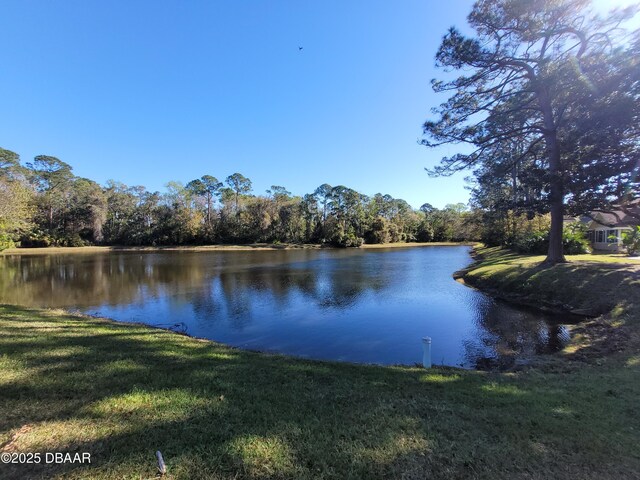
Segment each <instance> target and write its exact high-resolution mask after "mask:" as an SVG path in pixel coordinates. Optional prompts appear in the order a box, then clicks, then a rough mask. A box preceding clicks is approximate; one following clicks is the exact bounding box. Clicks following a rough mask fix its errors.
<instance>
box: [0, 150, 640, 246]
mask: <svg viewBox="0 0 640 480" xmlns="http://www.w3.org/2000/svg"><path fill="white" fill-rule="evenodd" d="M225 184H226V186H224V185H225ZM225 184H223V183H222V182H219V181H218V180H217V179H216V178H215V177H213V176H210V175H204V176H202V177H201V178H199V179H195V180H192V181H190V182H188V183H187V184H186V185H183V184H182V183H180V182H175V181H172V182H169V183H167V190H166V192H164V193H160V192H149V191H147V190H146V189H145V188H144V187H142V186H135V187H129V186H126V185H124V184H122V183H119V182H116V181H112V180H110V181H109V182H107V186H105V187H103V186H101V185H99V184H98V183H96V182H94V181H92V180H89V179H86V178H81V177H77V176H75V175H74V174H73V172H72V167H71V166H70V165H68V164H66V163H65V162H63V161H61V160H59V159H57V158H55V157H51V156H45V155H40V156H37V157H35V159H34V161H33V162H27V163H26V164H22V163H21V161H20V157H19V155H18V154H16V153H14V152H12V151H10V150H6V149H2V148H0V204H2V205H3V208H2V212H0V213H1V218H2V221H0V251H2V250H6V249H10V248H13V247H16V246H18V247H22V248H20V251H24V252H26V251H27V250H31V249H39V248H43V247H47V250H48V251H53V250H50V249H51V248H52V247H85V248H86V247H92V246H102V247H112V248H128V247H157V248H170V247H190V248H204V247H207V246H212V247H216V248H217V249H224V248H229V249H235V248H238V247H237V246H239V245H245V246H247V245H249V247H247V248H252V249H256V248H259V247H258V246H261V247H263V248H267V247H268V248H300V246H302V245H306V246H307V247H306V248H310V247H309V246H310V245H317V246H332V247H341V248H344V247H360V246H362V245H368V246H372V245H395V244H400V245H405V244H425V243H435V244H437V243H442V242H445V243H447V242H453V243H461V242H463V243H473V242H478V241H482V242H483V243H485V244H487V245H491V246H498V245H500V246H506V247H509V248H512V249H514V250H516V251H518V252H521V253H543V252H544V251H545V250H546V249H547V248H548V245H549V238H550V230H551V216H550V215H549V214H542V213H536V214H534V213H531V212H529V213H526V214H525V213H524V212H522V211H518V210H517V208H515V207H514V209H512V208H511V207H509V205H507V207H506V209H505V210H504V211H502V212H500V211H499V210H497V209H496V208H486V207H482V208H481V207H479V206H475V207H471V208H469V207H467V206H466V205H464V204H463V203H457V204H449V205H446V206H445V207H444V208H442V209H438V208H434V207H433V206H432V205H431V204H429V203H425V204H423V205H422V206H421V207H420V208H419V209H414V208H412V207H411V206H410V205H409V204H408V203H407V202H406V201H404V200H402V199H396V198H393V197H391V196H390V195H383V194H380V193H377V194H375V195H373V196H367V195H364V194H361V193H359V192H357V191H355V190H353V189H351V188H348V187H345V186H343V185H339V186H335V187H332V186H330V185H328V184H323V185H320V186H319V187H318V188H317V189H316V190H314V192H312V193H309V194H305V195H303V196H294V195H292V194H291V192H289V191H288V190H286V188H285V187H282V186H277V185H273V186H272V187H271V188H270V189H269V190H267V191H266V193H265V194H264V195H254V194H252V192H251V188H252V187H251V180H250V179H248V178H247V177H245V176H244V175H242V174H240V173H234V174H232V175H230V176H228V177H227V178H226V180H225ZM585 233H586V225H585V224H583V223H581V222H574V223H573V224H571V225H567V226H565V228H564V232H563V249H564V252H565V253H567V254H580V253H587V252H589V251H590V246H589V242H588V241H587V239H586V235H585ZM636 236H637V235H636ZM636 243H637V239H636ZM286 246H288V247H286ZM13 251H15V250H13Z"/></svg>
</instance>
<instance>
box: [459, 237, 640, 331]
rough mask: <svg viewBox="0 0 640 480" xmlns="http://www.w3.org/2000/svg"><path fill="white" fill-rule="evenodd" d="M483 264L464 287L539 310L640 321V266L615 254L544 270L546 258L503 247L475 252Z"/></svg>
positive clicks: (576, 257)
mask: <svg viewBox="0 0 640 480" xmlns="http://www.w3.org/2000/svg"><path fill="white" fill-rule="evenodd" d="M476 254H477V255H478V259H479V260H478V262H476V264H474V265H472V266H471V267H470V269H469V270H468V271H465V272H463V273H464V275H463V278H464V280H465V282H467V283H469V284H470V285H473V286H477V287H479V288H480V289H482V290H488V291H492V292H493V293H496V294H498V295H501V296H504V297H506V298H511V299H514V300H517V301H520V302H524V303H530V304H532V305H535V306H548V307H551V308H558V309H564V310H576V311H580V312H583V313H585V314H588V315H592V316H597V315H601V314H610V317H611V318H615V319H618V320H620V321H625V322H627V323H633V322H635V321H637V320H640V262H638V261H637V260H634V259H632V258H630V257H624V256H622V255H612V254H600V255H568V256H567V260H568V262H567V263H562V264H557V265H554V266H548V265H544V264H543V263H542V262H543V260H544V258H545V257H544V256H543V255H535V256H527V255H518V254H516V253H514V252H511V251H509V250H505V249H501V248H499V247H492V248H483V247H480V248H476Z"/></svg>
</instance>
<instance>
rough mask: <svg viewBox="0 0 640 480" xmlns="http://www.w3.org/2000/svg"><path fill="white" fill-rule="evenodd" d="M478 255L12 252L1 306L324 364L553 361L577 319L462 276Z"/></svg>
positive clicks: (440, 251)
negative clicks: (427, 341)
mask: <svg viewBox="0 0 640 480" xmlns="http://www.w3.org/2000/svg"><path fill="white" fill-rule="evenodd" d="M470 262H471V258H470V255H469V247H464V246H454V247H438V246H429V247H420V248H418V247H416V248H393V249H386V248H383V249H369V250H366V249H348V250H346V249H345V250H334V249H322V250H304V249H298V250H267V251H204V252H202V251H201V252H196V251H165V252H125V251H120V252H119V251H114V252H106V253H85V254H71V255H68V254H51V255H11V256H6V257H4V258H2V259H1V260H0V303H10V304H19V305H27V306H38V307H61V308H65V309H70V310H78V311H81V312H84V313H89V314H92V315H100V316H105V317H110V318H113V319H116V320H121V321H133V322H143V323H146V324H149V325H155V326H160V327H164V328H172V329H176V330H180V331H184V332H185V333H188V334H189V335H192V336H196V337H203V338H208V339H211V340H216V341H219V342H223V343H226V344H229V345H233V346H237V347H241V348H245V349H250V350H260V351H268V352H278V353H285V354H291V355H296V356H300V357H306V358H314V359H328V360H340V361H348V362H358V363H377V364H387V365H388V364H404V365H413V364H416V363H419V362H421V360H422V343H421V338H422V337H424V336H429V337H431V338H432V341H433V344H432V360H433V363H434V364H436V365H439V364H444V365H453V366H462V367H465V368H486V367H487V366H492V367H494V366H498V367H504V366H510V365H513V364H514V362H518V361H520V362H522V361H526V359H528V358H530V357H531V356H532V355H536V354H541V353H547V352H553V351H556V350H559V349H560V348H562V346H563V345H564V344H565V343H566V341H567V340H568V330H567V328H566V326H565V325H564V323H567V322H568V321H569V320H570V319H569V318H567V317H563V316H552V315H547V314H543V313H540V312H537V311H533V310H528V309H524V308H518V307H514V306H512V305H508V304H506V303H504V302H501V301H498V300H495V299H493V298H491V297H489V296H487V295H485V294H483V293H481V292H479V291H477V290H473V289H471V288H468V287H466V286H464V285H462V284H460V283H458V282H456V281H455V280H453V278H452V273H453V272H454V271H456V270H459V269H461V268H464V267H465V266H466V265H468V264H469V263H470Z"/></svg>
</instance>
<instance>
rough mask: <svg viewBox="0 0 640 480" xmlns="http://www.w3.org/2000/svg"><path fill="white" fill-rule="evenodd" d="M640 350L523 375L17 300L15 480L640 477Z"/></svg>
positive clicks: (0, 405) (10, 469) (9, 423)
mask: <svg viewBox="0 0 640 480" xmlns="http://www.w3.org/2000/svg"><path fill="white" fill-rule="evenodd" d="M639 380H640V354H638V352H637V351H635V350H623V351H621V352H614V353H612V354H610V355H609V356H606V357H603V358H601V359H600V360H598V361H597V362H593V363H585V362H579V361H570V360H566V359H557V360H553V361H549V362H548V363H545V364H543V365H542V366H540V367H538V368H534V369H529V370H525V371H519V372H511V373H496V372H475V371H462V370H456V369H452V368H434V369H431V370H428V371H427V370H423V369H419V368H405V367H402V368H400V367H392V368H389V367H375V366H357V365H350V364H340V363H331V362H314V361H304V360H298V359H292V358H289V357H284V356H274V355H263V354H257V353H251V352H243V351H240V350H236V349H232V348H229V347H226V346H223V345H219V344H216V343H212V342H208V341H200V340H196V339H192V338H188V337H185V336H181V335H177V334H173V333H170V332H166V331H162V330H156V329H151V328H148V327H144V326H139V325H126V324H120V323H115V322H110V321H106V320H101V319H93V318H89V317H82V316H74V315H69V314H66V313H64V312H59V311H46V310H37V309H24V308H19V307H12V306H3V307H0V411H1V412H2V415H1V416H0V450H2V451H4V452H48V451H49V452H50V451H62V452H76V451H77V452H89V453H91V459H92V463H91V465H66V466H65V465H42V464H40V465H3V464H0V478H3V479H6V478H16V479H18V478H19V479H24V478H40V477H43V478H78V479H80V478H82V479H86V478H105V479H107V478H108V479H113V478H131V479H134V478H135V479H140V478H154V476H155V475H156V468H155V458H154V452H155V451H156V450H158V449H159V450H161V451H162V453H163V455H164V458H165V460H166V463H167V465H168V474H167V476H166V478H182V479H198V478H203V479H204V478H213V479H215V478H228V479H231V478H303V479H304V478H321V479H322V478H335V479H342V478H362V479H369V478H406V479H411V478H416V479H418V478H419V479H423V478H447V479H449V478H460V479H462V478H465V479H466V478H487V479H495V478H505V479H506V478H509V479H511V478H523V479H524V478H526V479H537V478H540V479H542V478H561V479H565V478H572V479H602V478H616V479H620V478H637V474H638V472H640V449H638V445H640V411H639V410H638V408H637V405H638V403H637V402H638V398H640V381H639Z"/></svg>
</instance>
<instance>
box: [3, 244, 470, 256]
mask: <svg viewBox="0 0 640 480" xmlns="http://www.w3.org/2000/svg"><path fill="white" fill-rule="evenodd" d="M461 245H463V246H464V245H466V246H470V247H471V246H473V245H475V243H474V242H408V243H400V242H398V243H380V244H364V245H362V246H361V247H358V248H360V249H362V250H370V249H371V250H374V249H381V248H414V247H443V246H461ZM322 249H335V250H345V249H344V248H340V247H332V246H330V245H323V244H316V243H305V244H295V243H291V244H288V243H287V244H270V243H252V244H234V245H222V244H221V245H193V246H191V245H179V246H159V247H158V246H156V247H154V246H115V245H114V246H88V247H41V248H19V247H13V248H8V249H6V250H3V251H2V252H0V257H1V256H3V255H5V256H8V255H50V254H82V253H107V252H215V251H219V252H229V251H274V250H322Z"/></svg>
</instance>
